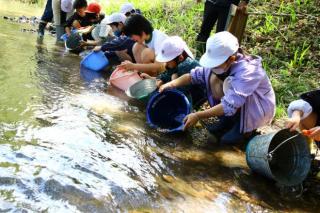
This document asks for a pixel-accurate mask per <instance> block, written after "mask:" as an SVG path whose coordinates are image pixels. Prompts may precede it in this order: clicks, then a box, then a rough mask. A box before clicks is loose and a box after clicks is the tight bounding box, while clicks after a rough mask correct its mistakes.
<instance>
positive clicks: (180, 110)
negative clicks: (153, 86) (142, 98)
mask: <svg viewBox="0 0 320 213" xmlns="http://www.w3.org/2000/svg"><path fill="white" fill-rule="evenodd" d="M190 112H191V106H190V102H189V100H188V98H187V97H186V96H185V95H184V94H183V93H182V92H180V91H178V90H166V91H164V92H162V93H159V92H156V93H155V94H154V95H153V96H152V97H151V98H150V100H149V102H148V105H147V122H148V124H149V125H150V126H151V127H152V128H158V129H160V130H162V131H164V132H170V133H172V132H179V131H182V130H183V126H184V123H183V119H184V117H185V116H186V115H188V114H189V113H190Z"/></svg>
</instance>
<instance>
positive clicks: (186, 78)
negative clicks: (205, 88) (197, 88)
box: [159, 73, 191, 92]
mask: <svg viewBox="0 0 320 213" xmlns="http://www.w3.org/2000/svg"><path fill="white" fill-rule="evenodd" d="M189 84H191V75H190V74H189V73H188V74H184V75H182V76H180V77H179V78H177V79H175V80H173V81H170V82H168V83H166V84H164V85H162V86H161V87H160V88H159V92H162V91H164V90H166V89H171V88H176V87H181V86H186V85H189Z"/></svg>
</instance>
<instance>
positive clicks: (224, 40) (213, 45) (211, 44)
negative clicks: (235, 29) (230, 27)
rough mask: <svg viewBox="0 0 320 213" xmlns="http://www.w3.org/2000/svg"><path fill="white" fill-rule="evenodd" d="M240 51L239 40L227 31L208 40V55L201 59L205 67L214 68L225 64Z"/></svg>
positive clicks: (201, 63)
mask: <svg viewBox="0 0 320 213" xmlns="http://www.w3.org/2000/svg"><path fill="white" fill-rule="evenodd" d="M238 49H239V42H238V39H237V38H236V37H235V36H234V35H232V34H231V33H229V32H227V31H223V32H219V33H216V34H214V36H213V37H210V38H209V39H208V40H207V44H206V53H205V54H204V55H203V56H202V57H201V59H200V65H201V66H203V67H208V68H214V67H217V66H219V65H221V64H223V63H224V62H225V61H226V60H227V59H228V58H229V57H230V56H232V55H233V54H235V53H236V52H237V51H238Z"/></svg>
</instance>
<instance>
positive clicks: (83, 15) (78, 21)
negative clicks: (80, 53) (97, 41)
mask: <svg viewBox="0 0 320 213" xmlns="http://www.w3.org/2000/svg"><path fill="white" fill-rule="evenodd" d="M73 7H74V9H75V10H76V12H75V13H74V14H73V15H72V16H71V17H70V18H69V19H68V20H67V23H66V24H65V31H66V33H67V35H68V36H70V34H71V28H75V29H79V30H80V29H83V39H84V40H87V39H90V40H93V38H92V37H91V35H90V32H91V31H92V29H93V28H94V27H93V26H92V25H93V23H94V21H96V20H98V19H99V13H100V10H101V7H100V5H99V4H98V3H91V4H90V5H89V6H87V1H86V0H75V2H74V4H73ZM84 28H85V29H84Z"/></svg>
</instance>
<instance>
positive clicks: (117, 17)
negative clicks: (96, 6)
mask: <svg viewBox="0 0 320 213" xmlns="http://www.w3.org/2000/svg"><path fill="white" fill-rule="evenodd" d="M126 19H127V17H126V16H125V15H123V14H122V13H112V14H111V15H110V16H109V17H108V19H107V22H106V23H107V24H111V23H114V22H116V23H120V22H122V23H123V24H124V22H125V21H126Z"/></svg>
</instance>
